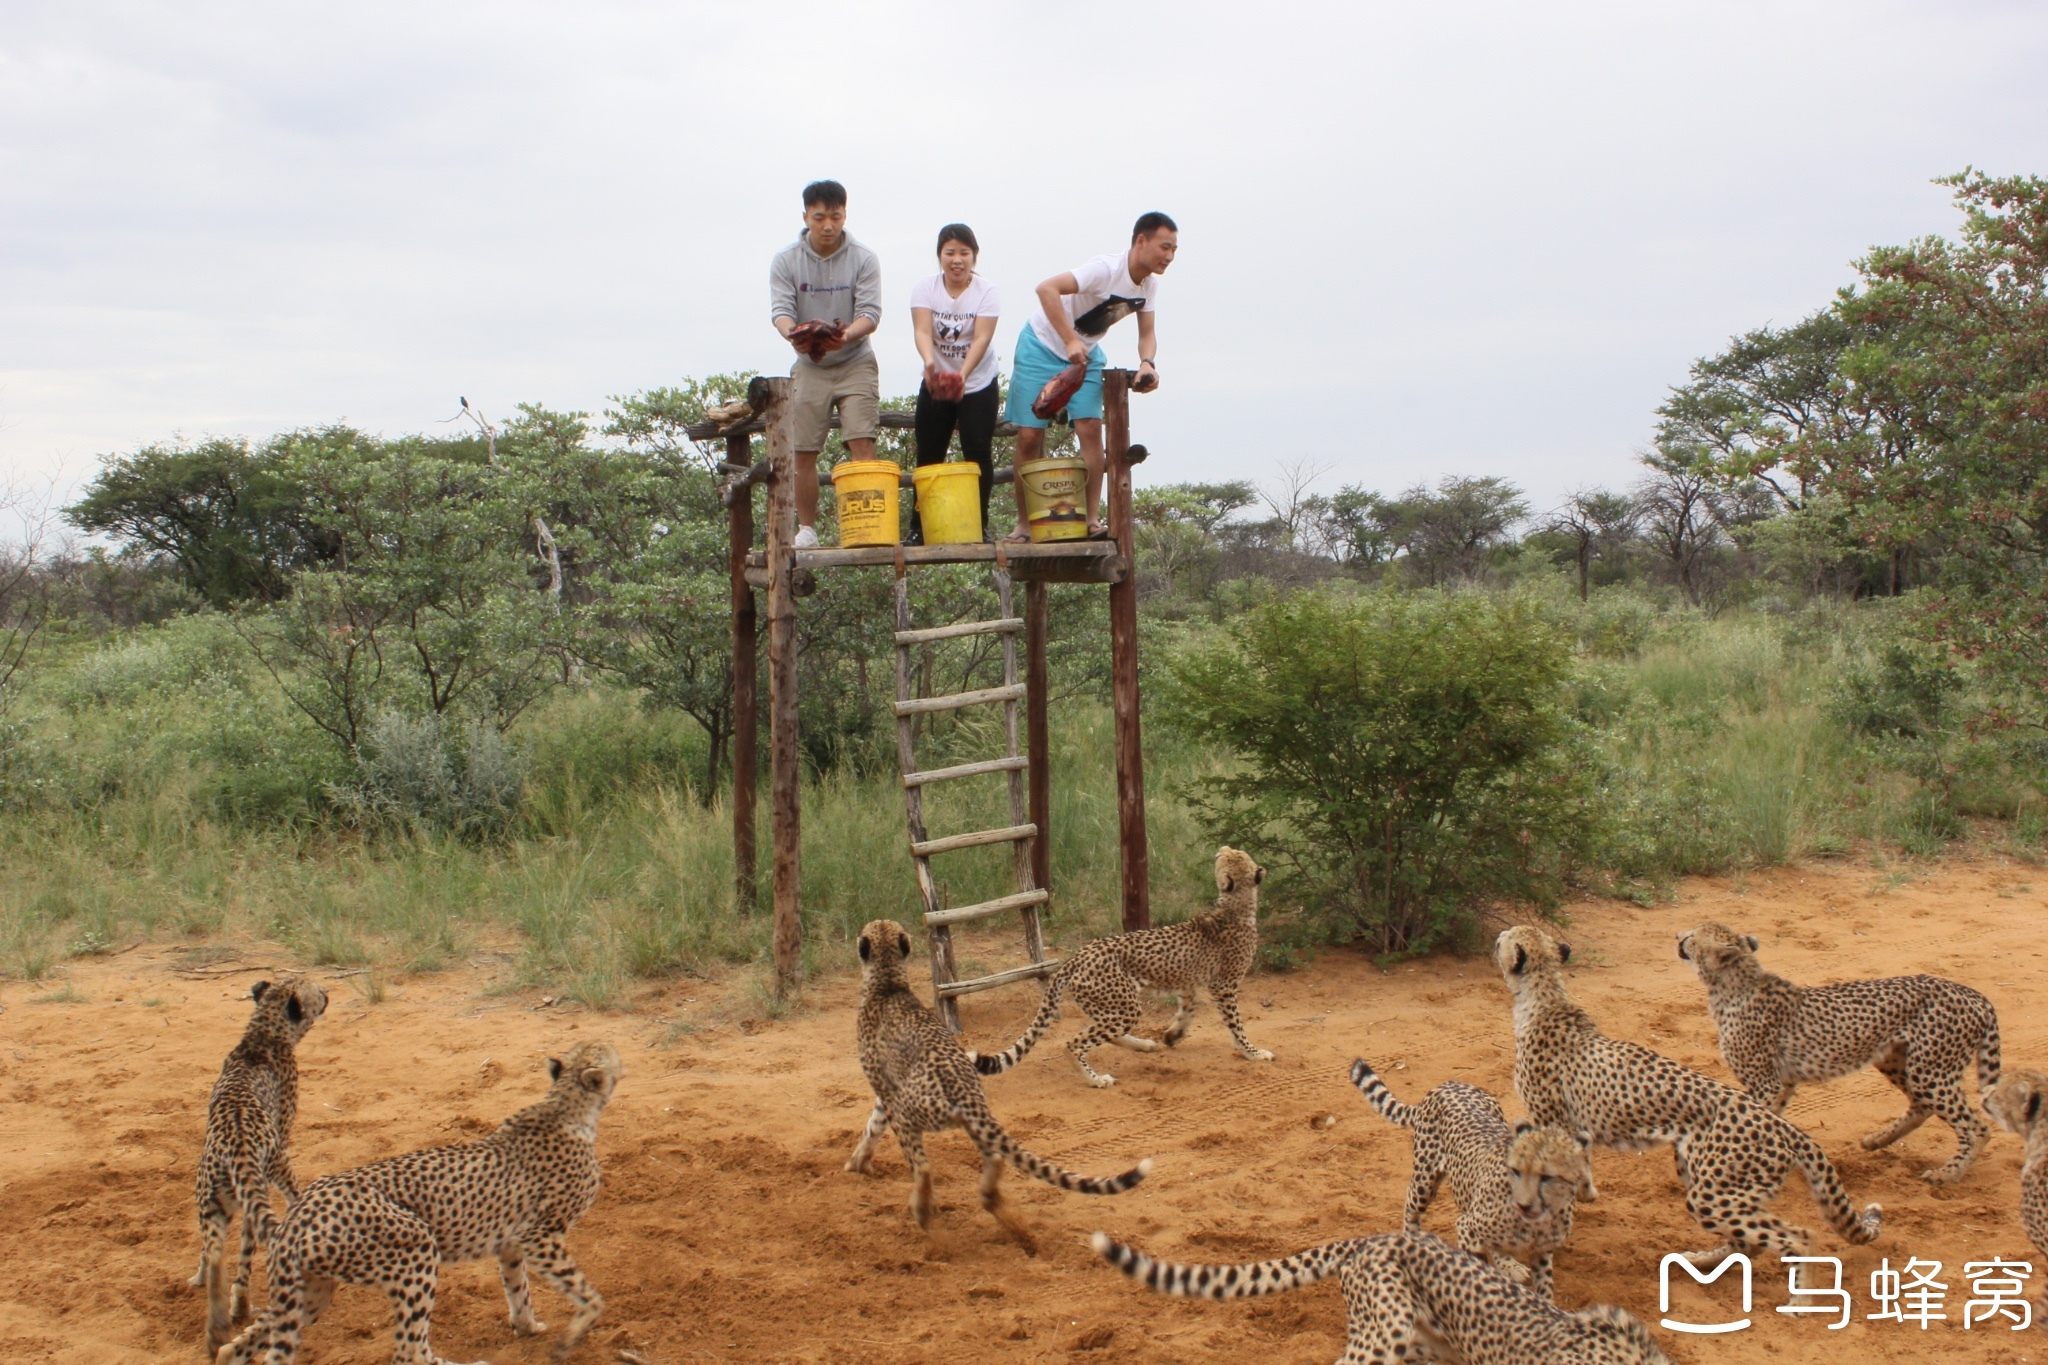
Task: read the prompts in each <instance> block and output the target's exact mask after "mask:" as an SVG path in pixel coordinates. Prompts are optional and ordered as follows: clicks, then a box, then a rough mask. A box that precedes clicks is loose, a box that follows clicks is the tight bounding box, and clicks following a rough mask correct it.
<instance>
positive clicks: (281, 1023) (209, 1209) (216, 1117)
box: [191, 976, 327, 1355]
mask: <svg viewBox="0 0 2048 1365" xmlns="http://www.w3.org/2000/svg"><path fill="white" fill-rule="evenodd" d="M249 998H250V999H251V1000H254V1001H255V1002H256V1008H255V1010H254V1011H252V1012H251V1014H250V1016H249V1026H248V1027H247V1028H245V1029H244V1030H242V1041H241V1042H239V1043H236V1044H235V1048H234V1051H232V1052H230V1053H229V1054H228V1059H227V1061H226V1062H225V1063H224V1064H223V1065H222V1066H221V1069H220V1079H219V1080H217V1081H215V1082H214V1083H213V1094H212V1095H211V1096H210V1097H209V1098H208V1099H207V1101H206V1142H205V1145H204V1147H202V1148H201V1150H200V1153H199V1179H198V1182H197V1185H196V1187H195V1189H194V1191H193V1193H194V1197H195V1199H196V1201H197V1203H198V1205H199V1269H198V1270H197V1271H196V1272H195V1273H194V1274H193V1276H192V1279H191V1283H192V1284H193V1285H204V1286H206V1350H207V1354H209V1355H211V1354H212V1353H213V1352H215V1351H218V1350H219V1349H220V1346H221V1343H222V1342H224V1341H226V1340H227V1336H228V1328H229V1327H230V1326H232V1325H233V1324H234V1323H236V1322H239V1321H240V1320H241V1319H242V1317H243V1315H244V1314H245V1313H246V1312H247V1310H248V1298H249V1266H250V1263H251V1262H252V1261H253V1260H254V1259H255V1252H256V1244H257V1243H258V1242H261V1243H263V1245H265V1246H269V1245H270V1244H271V1242H272V1241H273V1240H274V1239H275V1237H276V1235H277V1215H276V1214H275V1213H274V1212H272V1210H271V1207H270V1187H271V1186H272V1185H275V1186H277V1187H278V1188H279V1189H281V1190H283V1191H284V1194H285V1198H286V1199H296V1198H298V1197H299V1182H298V1181H297V1180H296V1179H295V1178H294V1177H293V1175H292V1158H291V1144H292V1122H293V1120H294V1119H296V1118H297V1117H298V1112H299V1062H298V1053H297V1048H298V1044H299V1040H300V1039H301V1038H304V1037H305V1036H306V1031H307V1030H308V1029H310V1028H312V1027H313V1024H314V1021H316V1020H317V1019H319V1018H320V1016H321V1015H322V1014H325V1013H326V1012H327V992H325V991H323V990H321V989H320V987H319V986H318V985H316V984H315V983H314V982H312V981H309V980H307V979H306V978H305V977H302V976H290V977H286V978H284V979H282V980H280V981H277V982H275V983H272V982H269V981H258V982H257V983H256V984H255V985H253V986H251V987H250V988H249ZM237 1211H240V1213H241V1215H242V1245H241V1250H240V1253H239V1255H238V1257H237V1259H236V1262H235V1277H234V1283H233V1285H232V1286H230V1285H229V1283H228V1280H227V1277H226V1267H225V1265H224V1263H223V1259H222V1257H223V1252H224V1251H225V1249H226V1243H227V1236H228V1223H229V1221H230V1220H231V1219H232V1218H233V1217H234V1215H235V1213H236V1212H237Z"/></svg>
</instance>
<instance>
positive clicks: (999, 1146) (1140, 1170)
mask: <svg viewBox="0 0 2048 1365" xmlns="http://www.w3.org/2000/svg"><path fill="white" fill-rule="evenodd" d="M909 956H910V935H909V934H906V933H905V932H903V926H902V925H900V924H898V923H896V921H894V920H888V919H878V920H875V921H873V922H871V923H870V924H869V925H868V926H867V927H866V928H864V929H862V930H861V931H860V963H861V998H860V1015H859V1018H858V1020H857V1022H856V1024H855V1037H856V1039H857V1040H858V1042H859V1045H860V1069H861V1070H862V1072H864V1073H865V1074H866V1076H867V1080H868V1086H869V1088H870V1089H872V1090H873V1091H874V1092H875V1108H874V1112H873V1113H872V1114H870V1115H869V1116H868V1126H867V1131H866V1132H865V1133H863V1134H861V1139H860V1145H859V1146H857V1147H855V1148H854V1149H853V1156H852V1157H851V1158H849V1159H848V1161H847V1163H846V1169H847V1170H849V1171H852V1172H853V1173H854V1174H856V1175H866V1174H867V1173H868V1166H869V1163H870V1162H871V1161H872V1160H873V1159H874V1153H875V1144H876V1143H877V1142H879V1141H881V1138H882V1134H883V1133H884V1132H887V1131H888V1130H889V1129H892V1128H893V1129H895V1130H896V1142H897V1145H898V1146H900V1147H902V1149H903V1159H904V1160H905V1161H908V1162H909V1163H910V1174H911V1183H910V1212H911V1214H912V1215H913V1216H915V1217H916V1219H917V1225H918V1226H919V1227H920V1228H924V1229H927V1230H929V1229H930V1227H931V1224H932V1170H931V1167H930V1166H929V1165H928V1164H927V1163H926V1161H925V1155H924V1135H925V1134H926V1133H937V1132H943V1131H944V1130H945V1129H948V1128H965V1129H966V1130H967V1135H968V1136H969V1137H971V1138H973V1139H974V1145H975V1146H976V1147H979V1148H980V1149H981V1206H982V1207H983V1208H985V1209H987V1210H988V1211H989V1213H990V1215H991V1216H993V1217H994V1218H995V1220H996V1221H997V1222H998V1223H1001V1224H1002V1225H1003V1228H1004V1230H1005V1231H1007V1232H1008V1233H1009V1234H1010V1235H1011V1236H1012V1237H1015V1238H1016V1239H1017V1241H1018V1242H1019V1244H1021V1245H1022V1246H1023V1248H1024V1250H1025V1251H1026V1252H1027V1253H1028V1254H1030V1255H1033V1256H1036V1255H1037V1254H1038V1243H1037V1241H1036V1239H1034V1238H1033V1237H1032V1235H1031V1230H1030V1229H1029V1228H1028V1227H1026V1226H1025V1225H1024V1222H1023V1220H1022V1219H1020V1218H1018V1217H1017V1215H1016V1214H1014V1213H1012V1212H1011V1211H1010V1208H1009V1206H1008V1205H1007V1204H1006V1203H1004V1201H1003V1190H1002V1183H1001V1182H1002V1178H1003V1163H1004V1162H1005V1161H1008V1162H1010V1163H1011V1164H1012V1165H1014V1166H1015V1167H1016V1168H1017V1169H1018V1170H1020V1171H1022V1172H1024V1174H1026V1175H1029V1176H1033V1177H1035V1178H1037V1179H1039V1180H1043V1181H1044V1182H1045V1183H1046V1184H1048V1185H1056V1186H1058V1187H1059V1188H1060V1189H1063V1190H1074V1191H1078V1192H1079V1193H1081V1194H1122V1193H1123V1192H1124V1191H1125V1190H1128V1189H1130V1188H1131V1187H1132V1186H1133V1185H1136V1184H1137V1183H1138V1182H1139V1181H1141V1180H1143V1179H1144V1178H1145V1176H1146V1175H1147V1174H1148V1173H1150V1171H1151V1170H1152V1159H1151V1158H1150V1157H1147V1158H1146V1159H1145V1160H1143V1161H1141V1162H1139V1163H1138V1164H1137V1167H1136V1168H1135V1169H1133V1170H1129V1171H1125V1172H1124V1173H1123V1174H1122V1175H1119V1176H1114V1177H1111V1178H1109V1179H1091V1178H1090V1177H1087V1176H1079V1175H1074V1174H1073V1173H1071V1172H1069V1171H1064V1170H1061V1169H1060V1168H1059V1167H1058V1166H1055V1165H1053V1164H1052V1163H1051V1162H1050V1161H1045V1160H1041V1159H1040V1158H1038V1157H1035V1156H1033V1155H1032V1154H1031V1153H1029V1152H1027V1151H1025V1150H1024V1149H1023V1148H1022V1147H1019V1146H1018V1145H1017V1142H1016V1140H1015V1139H1014V1138H1012V1137H1011V1136H1010V1135H1009V1134H1008V1133H1006V1132H1004V1131H1003V1126H1002V1125H1001V1124H999V1123H997V1122H996V1120H995V1115H993V1114H991V1113H990V1112H989V1108H988V1100H987V1099H986V1098H985V1097H984V1096H983V1095H982V1093H981V1077H980V1076H978V1075H976V1074H975V1071H974V1063H973V1061H972V1060H971V1058H970V1057H969V1054H968V1053H966V1052H964V1051H962V1050H961V1047H960V1044H959V1042H958V1041H956V1040H955V1039H954V1037H953V1035H952V1033H951V1031H949V1030H948V1029H947V1028H946V1026H945V1025H944V1024H942V1023H940V1022H939V1017H938V1016H937V1015H936V1014H933V1013H932V1012H931V1010H930V1008H928V1007H927V1006H926V1005H925V1003H924V1002H923V1001H922V1000H919V999H918V998H917V995H916V994H915V993H914V992H913V991H912V990H911V989H910V982H909V980H908V978H906V976H905V975H904V971H903V963H904V960H905V959H907V958H908V957H909Z"/></svg>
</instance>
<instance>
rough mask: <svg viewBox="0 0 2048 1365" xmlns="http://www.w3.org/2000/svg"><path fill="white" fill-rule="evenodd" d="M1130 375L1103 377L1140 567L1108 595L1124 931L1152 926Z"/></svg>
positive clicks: (1117, 484) (1126, 517)
mask: <svg viewBox="0 0 2048 1365" xmlns="http://www.w3.org/2000/svg"><path fill="white" fill-rule="evenodd" d="M1130 394H1131V372H1130V371H1129V370H1104V371H1103V373H1102V416H1103V428H1104V430H1103V437H1104V446H1105V450H1104V454H1105V456H1106V457H1107V460H1108V465H1109V533H1110V536H1111V537H1112V538H1113V539H1114V540H1115V541H1116V544H1117V552H1118V553H1119V554H1120V555H1122V556H1123V559H1124V562H1125V563H1127V564H1130V565H1132V566H1133V568H1132V570H1131V571H1130V572H1129V573H1127V574H1125V575H1124V577H1123V581H1122V582H1119V583H1113V584H1111V585H1110V589H1109V670H1110V702H1111V709H1112V710H1113V711H1114V712H1115V714H1116V814H1117V844H1118V848H1119V851H1120V852H1121V854H1122V862H1123V892H1124V907H1123V908H1124V931H1125V932H1126V933H1129V932H1131V931H1132V930H1135V929H1149V928H1150V927H1151V926H1152V891H1151V875H1150V874H1151V869H1150V866H1149V864H1148V859H1147V853H1146V848H1145V752H1144V746H1143V743H1142V736H1141V735H1140V733H1139V727H1138V575H1137V570H1136V568H1135V565H1136V563H1137V554H1136V550H1137V538H1136V528H1135V526H1134V525H1133V521H1132V517H1131V461H1130V454H1131V397H1130Z"/></svg>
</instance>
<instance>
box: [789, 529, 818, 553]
mask: <svg viewBox="0 0 2048 1365" xmlns="http://www.w3.org/2000/svg"><path fill="white" fill-rule="evenodd" d="M790 545H791V546H792V547H794V548H796V549H799V550H815V549H817V548H818V533H817V532H816V531H814V530H812V529H811V528H810V527H808V526H799V527H797V528H796V539H795V540H792V541H791V542H790Z"/></svg>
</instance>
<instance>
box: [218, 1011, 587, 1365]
mask: <svg viewBox="0 0 2048 1365" xmlns="http://www.w3.org/2000/svg"><path fill="white" fill-rule="evenodd" d="M624 1075H625V1068H624V1067H623V1066H621V1065H620V1063H619V1054H618V1053H616V1052H614V1051H613V1050H612V1049H611V1047H610V1046H609V1045H608V1044H605V1043H583V1044H581V1045H579V1046H578V1047H577V1048H576V1050H575V1051H574V1052H571V1053H570V1054H569V1055H568V1056H567V1057H558V1058H550V1059H549V1060H548V1076H549V1078H550V1080H551V1081H552V1084H551V1085H550V1086H549V1088H548V1094H547V1098H545V1099H543V1100H541V1101H540V1102H539V1103H537V1104H531V1105H528V1106H527V1107H526V1108H524V1109H522V1110H520V1111H519V1112H518V1113H516V1114H514V1115H513V1116H512V1117H511V1118H509V1119H506V1120H505V1121H504V1122H503V1123H502V1124H500V1125H499V1126H498V1130H497V1131H496V1132H495V1133H492V1134H491V1135H490V1136H488V1137H484V1138H479V1139H478V1140H477V1141H475V1142H465V1143H460V1144H458V1145H455V1146H452V1147H430V1148H428V1149H426V1150H425V1151H419V1152H409V1153H407V1154H406V1155H404V1156H395V1157H387V1158H386V1159H385V1160H383V1161H376V1162H372V1163H371V1164H370V1165H368V1166H360V1167H357V1168H356V1169H355V1170H353V1171H343V1172H341V1173H340V1174H338V1175H329V1176H322V1177H321V1178H320V1179H318V1180H316V1181H314V1182H313V1183H312V1184H310V1185H308V1186H307V1187H306V1191H305V1193H304V1194H302V1195H301V1196H299V1198H298V1199H297V1200H295V1201H294V1202H293V1203H292V1206H291V1211H290V1212H289V1213H287V1214H286V1215H285V1220H284V1228H283V1230H282V1232H281V1233H280V1235H279V1237H278V1239H277V1241H276V1242H274V1243H273V1244H272V1246H271V1250H270V1303H269V1306H268V1307H267V1308H265V1309H264V1311H263V1314H262V1316H260V1317H259V1318H257V1320H256V1321H255V1322H254V1323H252V1324H250V1326H249V1327H248V1329H247V1330H245V1331H244V1332H243V1333H242V1335H241V1336H239V1337H237V1338H236V1339H235V1340H234V1341H232V1342H230V1343H228V1344H227V1345H226V1346H223V1347H221V1349H220V1354H219V1355H218V1357H216V1360H215V1365H241V1362H246V1361H256V1360H263V1361H266V1362H267V1365H287V1363H288V1362H289V1361H291V1360H292V1359H293V1358H294V1357H295V1356H296V1355H297V1353H298V1349H299V1338H300V1336H301V1335H302V1334H303V1333H304V1332H305V1330H306V1329H307V1328H308V1327H311V1326H312V1325H313V1324H314V1322H316V1321H317V1320H318V1319H319V1317H320V1314H321V1313H322V1312H324V1311H325V1310H326V1308H327V1305H328V1303H329V1302H330V1301H331V1300H332V1299H333V1297H334V1290H335V1286H337V1285H339V1284H371V1285H376V1286H377V1287H378V1288H380V1289H382V1290H383V1291H384V1293H385V1294H386V1296H388V1297H389V1298H390V1300H391V1311H392V1316H393V1318H394V1319H395V1327H394V1332H393V1336H394V1338H395V1349H394V1351H393V1354H392V1359H393V1361H394V1362H396V1363H397V1365H447V1362H445V1361H443V1360H442V1359H441V1357H439V1356H437V1355H435V1354H434V1351H433V1346H432V1343H431V1342H430V1340H429V1336H430V1333H431V1332H432V1330H433V1325H434V1323H433V1319H434V1291H435V1284H436V1280H437V1276H438V1271H439V1267H440V1266H442V1265H444V1264H454V1263H458V1262H462V1261H480V1260H483V1259H484V1258H486V1257H496V1258H497V1261H498V1273H499V1278H500V1279H501V1280H502V1281H503V1282H504V1286H505V1304H506V1306H507V1307H508V1308H510V1309H511V1312H512V1331H513V1332H514V1333H515V1334H517V1335H519V1336H523V1337H524V1336H534V1335H537V1334H538V1333H541V1332H544V1331H546V1330H547V1326H546V1324H545V1323H542V1322H539V1321H536V1320H535V1318H534V1315H533V1300H532V1298H531V1297H530V1296H529V1294H528V1291H527V1283H526V1268H527V1265H528V1263H529V1262H530V1263H532V1266H533V1268H534V1270H535V1271H536V1272H538V1273H539V1275H540V1277H541V1278H542V1279H544V1280H546V1281H547V1282H548V1283H549V1284H551V1285H553V1286H554V1287H555V1288H556V1289H557V1290H559V1291H561V1292H562V1293H563V1294H565V1295H567V1296H568V1298H569V1301H570V1303H571V1304H573V1305H574V1306H575V1310H576V1311H575V1316H574V1317H572V1318H571V1319H570V1321H569V1327H568V1330H567V1331H565V1332H563V1333H562V1339H561V1341H559V1342H558V1343H556V1345H555V1351H554V1358H555V1359H556V1360H562V1359H565V1358H566V1357H567V1356H568V1355H569V1353H570V1352H571V1351H574V1350H575V1349H576V1344H577V1343H578V1342H580V1341H581V1340H582V1339H583V1335H584V1333H586V1332H588V1331H589V1330H590V1327H591V1324H592V1323H594V1322H596V1321H597V1317H598V1314H600V1313H602V1312H603V1311H604V1296H603V1295H601V1294H599V1293H598V1292H597V1290H595V1289H594V1288H592V1287H591V1285H590V1282H589V1281H588V1280H585V1279H584V1278H583V1272H582V1271H581V1270H578V1269H577V1268H576V1262H575V1261H574V1260H572V1259H571V1258H570V1256H569V1250H568V1247H567V1246H566V1245H565V1242H566V1239H567V1237H568V1234H569V1229H570V1228H572V1227H574V1226H575V1225H576V1220H577V1219H579V1218H581V1217H582V1216H583V1215H584V1213H585V1212H586V1211H587V1210H588V1209H589V1208H590V1205H591V1203H592V1202H593V1201H594V1200H596V1198H597V1188H598V1178H599V1172H598V1164H597V1119H598V1115H600V1114H602V1113H603V1112H604V1107H605V1105H606V1103H607V1102H609V1101H610V1099H611V1097H612V1091H613V1090H614V1089H616V1088H617V1086H618V1083H619V1080H620V1078H621V1077H622V1076H624Z"/></svg>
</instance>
